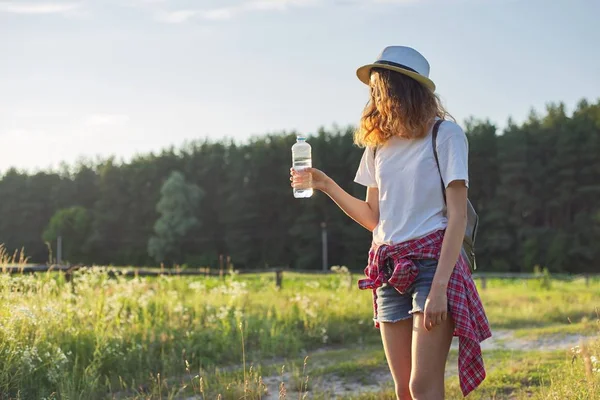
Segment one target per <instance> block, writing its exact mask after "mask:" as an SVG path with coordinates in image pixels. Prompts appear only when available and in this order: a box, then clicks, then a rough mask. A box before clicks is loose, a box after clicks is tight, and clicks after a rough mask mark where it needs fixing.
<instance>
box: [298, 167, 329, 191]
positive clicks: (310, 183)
mask: <svg viewBox="0 0 600 400" xmlns="http://www.w3.org/2000/svg"><path fill="white" fill-rule="evenodd" d="M290 182H291V186H292V187H293V188H294V189H308V188H312V189H316V190H320V191H322V192H326V191H327V188H328V187H329V184H330V183H331V178H330V177H328V176H327V175H326V174H325V173H324V172H323V171H321V170H318V169H316V168H303V169H301V170H298V171H296V170H295V169H294V168H290Z"/></svg>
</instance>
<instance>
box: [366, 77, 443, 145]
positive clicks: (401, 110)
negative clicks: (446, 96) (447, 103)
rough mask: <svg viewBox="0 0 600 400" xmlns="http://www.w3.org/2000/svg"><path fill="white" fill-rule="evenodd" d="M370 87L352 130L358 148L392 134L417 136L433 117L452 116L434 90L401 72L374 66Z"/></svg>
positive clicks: (424, 131)
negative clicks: (364, 104)
mask: <svg viewBox="0 0 600 400" xmlns="http://www.w3.org/2000/svg"><path fill="white" fill-rule="evenodd" d="M370 86H371V97H370V99H369V102H368V103H367V105H366V106H365V109H364V111H363V114H362V118H361V120H360V126H359V128H358V129H357V130H356V132H355V133H354V143H356V144H357V145H358V146H360V147H366V146H370V147H375V146H378V145H382V144H384V143H385V142H387V141H388V140H389V139H390V138H391V137H393V136H399V137H402V138H407V139H414V138H420V137H423V136H425V135H427V132H428V130H429V128H430V126H431V124H432V123H433V121H434V119H435V117H439V118H442V119H453V118H452V116H451V115H450V114H449V113H448V112H447V111H446V109H445V108H444V107H443V106H442V103H441V100H440V99H439V97H438V96H437V95H436V94H435V93H433V92H432V91H431V90H429V89H427V88H426V87H425V86H424V85H422V84H421V83H419V82H417V81H416V80H414V79H412V78H410V77H408V76H406V75H403V74H401V73H398V72H395V71H390V70H387V69H382V68H374V69H373V70H372V72H371V84H370Z"/></svg>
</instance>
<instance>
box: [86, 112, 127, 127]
mask: <svg viewBox="0 0 600 400" xmlns="http://www.w3.org/2000/svg"><path fill="white" fill-rule="evenodd" d="M128 121H129V116H128V115H125V114H92V115H88V116H87V117H86V118H85V121H84V122H85V124H86V125H87V126H104V125H122V124H125V123H127V122H128Z"/></svg>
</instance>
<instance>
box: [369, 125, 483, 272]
mask: <svg viewBox="0 0 600 400" xmlns="http://www.w3.org/2000/svg"><path fill="white" fill-rule="evenodd" d="M442 122H444V120H443V119H440V120H438V121H437V122H436V123H435V125H434V126H433V130H432V132H431V144H432V146H433V155H434V156H435V164H436V165H437V168H438V172H439V175H440V182H441V184H442V194H443V196H444V203H446V185H444V180H443V179H442V170H441V169H440V161H439V159H438V154H437V146H436V142H437V135H438V131H439V129H440V125H441V124H442ZM376 154H377V146H376V147H374V148H373V159H375V155H376ZM478 225H479V216H478V215H477V212H476V211H475V208H474V207H473V204H471V201H470V200H469V199H467V228H466V229H465V236H464V237H463V243H462V248H461V254H462V255H463V256H464V258H465V260H466V261H467V264H469V268H471V269H472V270H476V269H477V264H476V263H475V238H476V237H477V227H478Z"/></svg>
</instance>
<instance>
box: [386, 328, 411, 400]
mask: <svg viewBox="0 0 600 400" xmlns="http://www.w3.org/2000/svg"><path fill="white" fill-rule="evenodd" d="M380 330H381V339H382V341H383V349H384V350H385V357H386V359H387V362H388V365H389V367H390V372H391V373H392V377H393V378H394V384H395V387H396V396H397V397H398V400H412V397H411V396H410V389H409V382H410V368H411V367H410V365H411V363H410V358H411V357H410V353H411V338H412V330H413V322H412V318H408V319H404V320H402V321H398V322H382V323H381V324H380Z"/></svg>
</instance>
